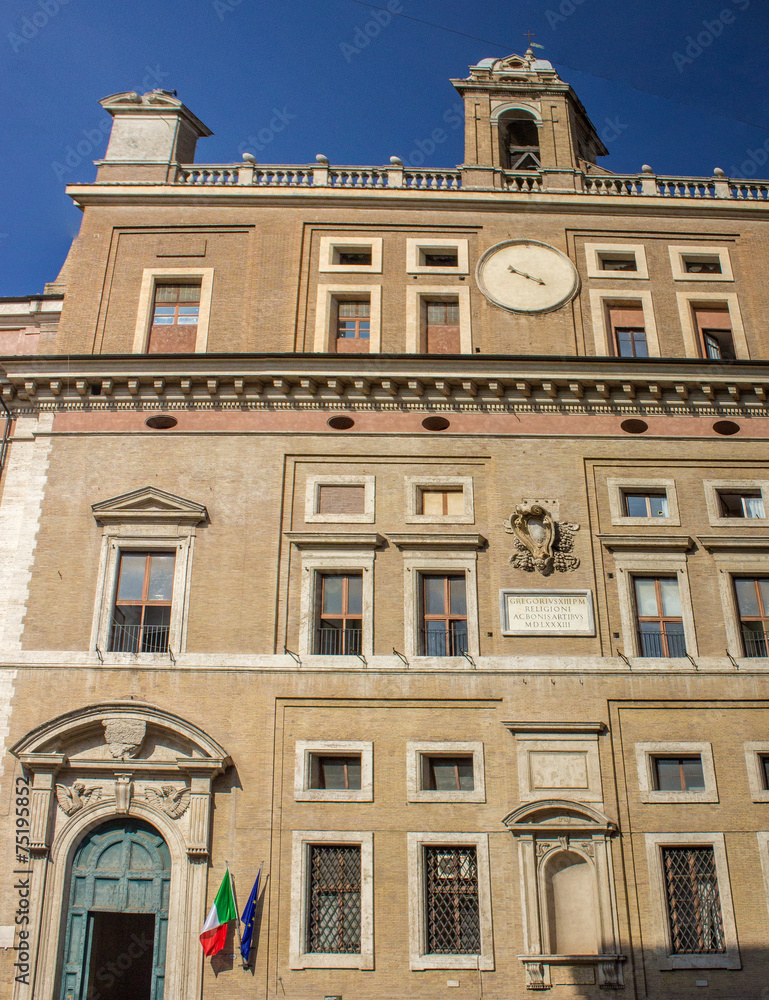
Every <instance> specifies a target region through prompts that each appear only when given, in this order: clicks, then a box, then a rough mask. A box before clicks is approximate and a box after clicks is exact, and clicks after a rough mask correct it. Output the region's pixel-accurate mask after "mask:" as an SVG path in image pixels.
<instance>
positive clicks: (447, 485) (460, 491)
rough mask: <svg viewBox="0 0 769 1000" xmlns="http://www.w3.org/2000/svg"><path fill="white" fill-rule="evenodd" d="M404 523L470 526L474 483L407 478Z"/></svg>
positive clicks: (451, 478)
mask: <svg viewBox="0 0 769 1000" xmlns="http://www.w3.org/2000/svg"><path fill="white" fill-rule="evenodd" d="M405 485H406V523H407V524H419V523H422V524H442V523H446V524H472V523H473V521H474V520H475V517H474V514H473V481H472V479H471V478H470V477H469V476H468V477H465V476H446V477H443V476H426V477H419V476H407V477H406V483H405Z"/></svg>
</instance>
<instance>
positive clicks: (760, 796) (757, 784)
mask: <svg viewBox="0 0 769 1000" xmlns="http://www.w3.org/2000/svg"><path fill="white" fill-rule="evenodd" d="M745 764H746V765H747V770H748V784H749V785H750V797H751V799H752V800H753V801H754V802H769V742H765V741H764V742H750V743H746V744H745ZM767 862H768V863H769V855H767Z"/></svg>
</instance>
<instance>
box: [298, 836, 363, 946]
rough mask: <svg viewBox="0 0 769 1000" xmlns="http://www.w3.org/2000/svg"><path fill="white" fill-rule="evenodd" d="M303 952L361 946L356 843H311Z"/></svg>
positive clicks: (359, 863)
mask: <svg viewBox="0 0 769 1000" xmlns="http://www.w3.org/2000/svg"><path fill="white" fill-rule="evenodd" d="M309 868H310V891H309V894H308V895H309V901H308V902H309V906H308V914H307V952H308V953H320V954H325V955H338V954H357V953H360V950H361V851H360V847H359V846H356V845H347V844H344V845H342V844H311V845H310V848H309Z"/></svg>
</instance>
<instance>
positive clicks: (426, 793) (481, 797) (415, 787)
mask: <svg viewBox="0 0 769 1000" xmlns="http://www.w3.org/2000/svg"><path fill="white" fill-rule="evenodd" d="M430 756H435V757H467V756H472V758H473V790H472V791H462V790H460V789H456V790H455V791H442V790H439V789H430V788H422V787H421V774H422V758H423V757H430ZM406 801H407V802H485V801H486V777H485V764H484V752H483V743H482V742H480V741H471V742H461V741H457V740H443V741H422V742H409V743H407V744H406Z"/></svg>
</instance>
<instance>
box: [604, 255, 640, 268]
mask: <svg viewBox="0 0 769 1000" xmlns="http://www.w3.org/2000/svg"><path fill="white" fill-rule="evenodd" d="M598 259H599V260H600V261H601V270H602V271H637V270H638V264H637V262H636V256H635V254H634V253H623V254H611V255H610V254H606V255H604V254H599V255H598Z"/></svg>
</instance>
